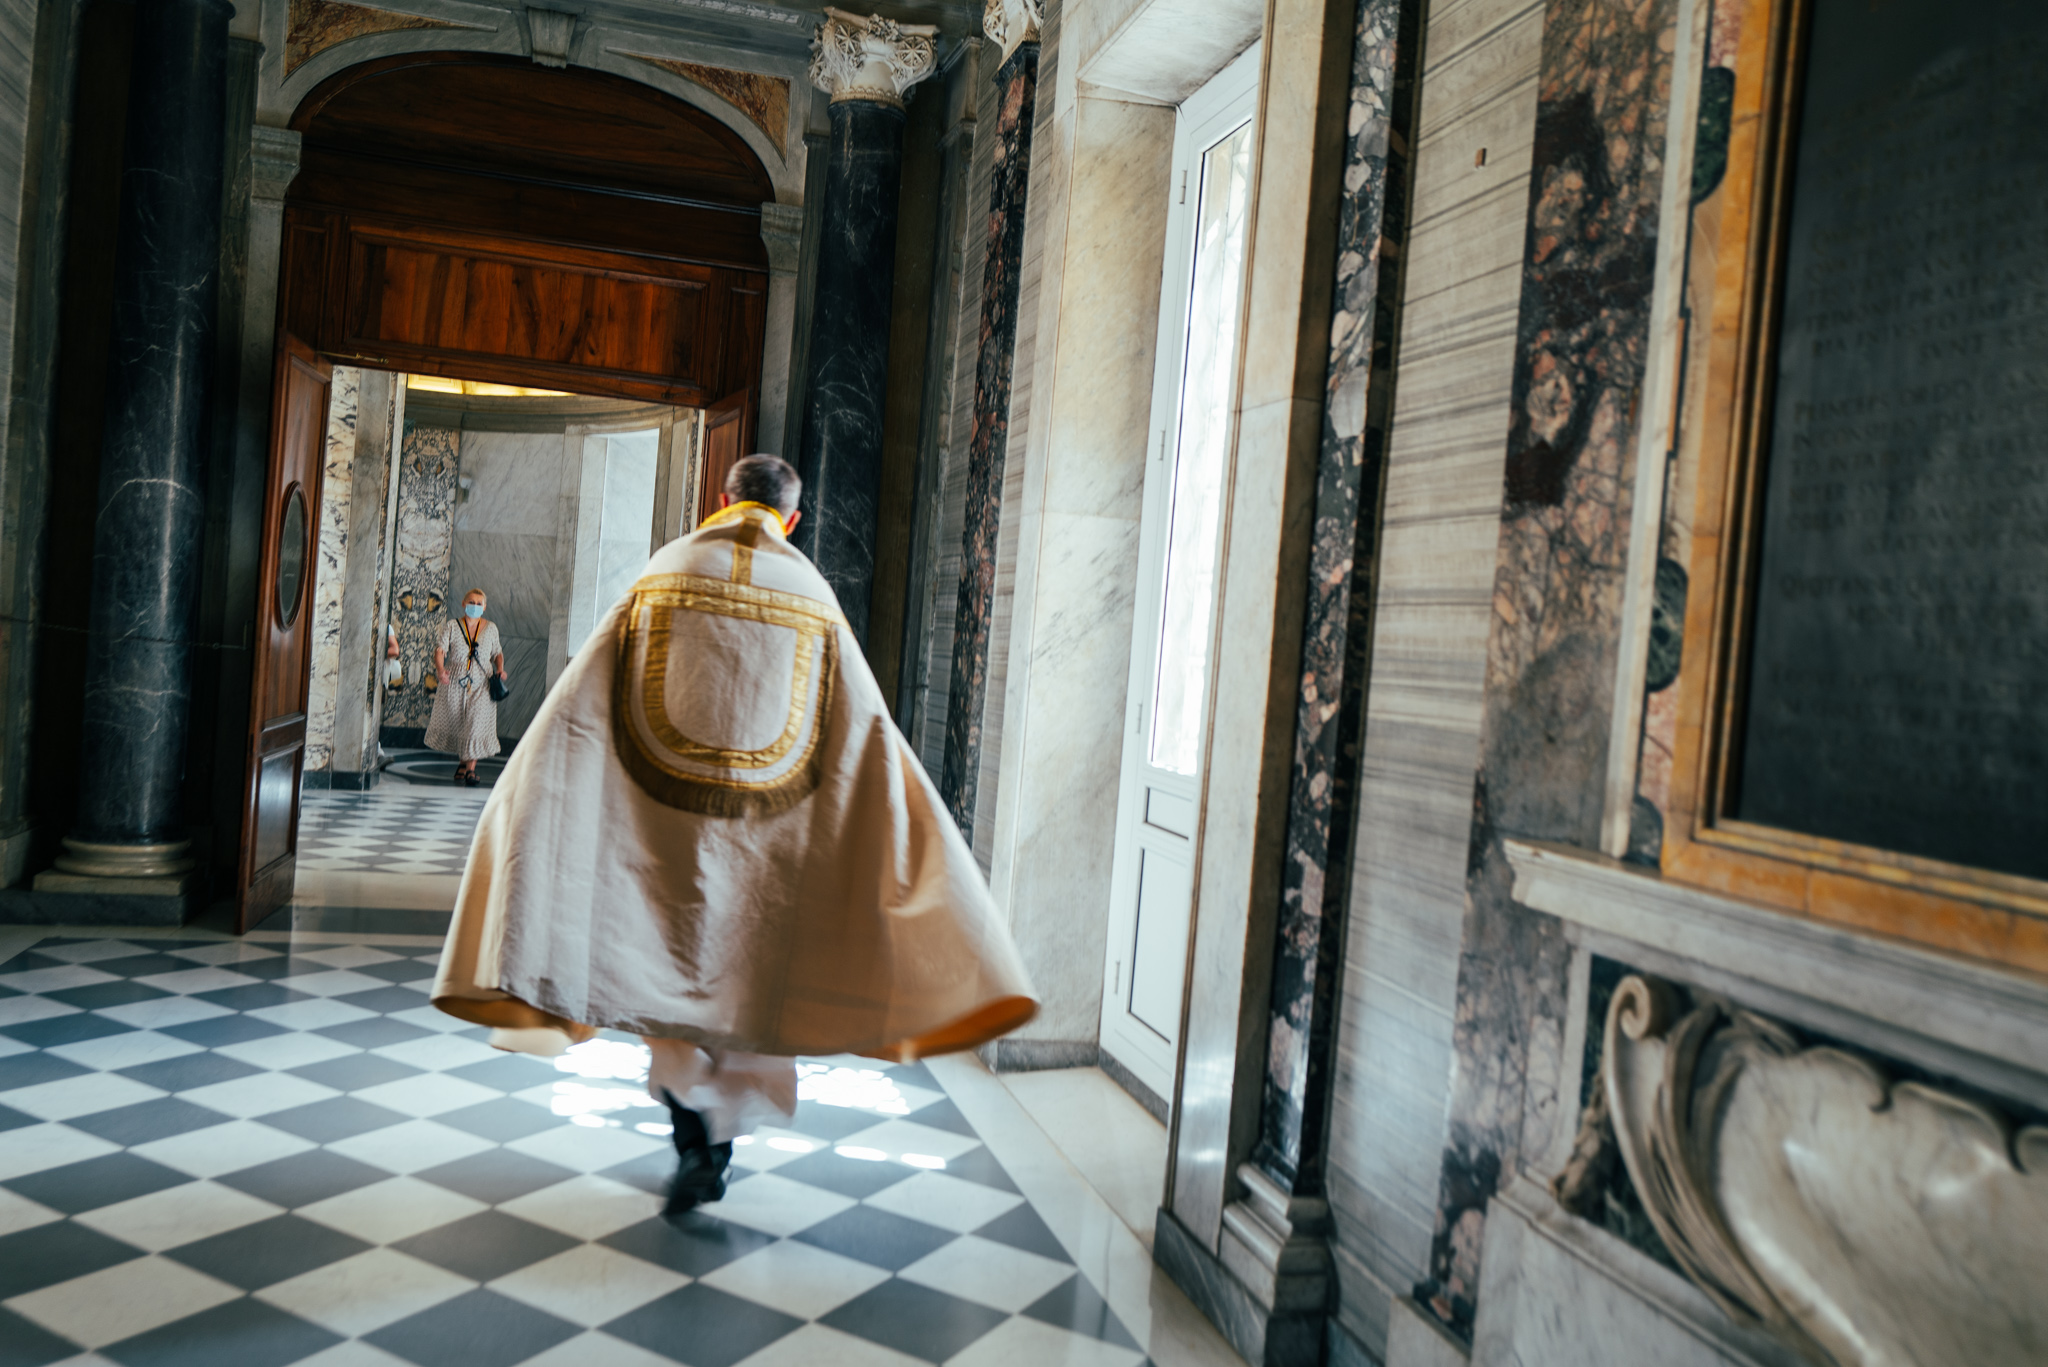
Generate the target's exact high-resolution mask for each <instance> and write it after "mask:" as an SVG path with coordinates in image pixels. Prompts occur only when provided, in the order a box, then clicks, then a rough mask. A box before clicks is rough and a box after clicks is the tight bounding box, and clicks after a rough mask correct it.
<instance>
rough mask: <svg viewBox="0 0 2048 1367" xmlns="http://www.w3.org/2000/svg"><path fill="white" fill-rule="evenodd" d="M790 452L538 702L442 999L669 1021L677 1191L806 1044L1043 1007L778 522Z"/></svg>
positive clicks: (548, 1019)
mask: <svg viewBox="0 0 2048 1367" xmlns="http://www.w3.org/2000/svg"><path fill="white" fill-rule="evenodd" d="M798 489H799V485H798V482H797V478H796V473H795V471H793V470H791V469H790V467H789V466H788V465H786V464H784V463H783V462H782V461H780V460H777V459H775V458H774V457H772V456H749V457H747V458H745V459H744V460H741V461H739V462H737V463H736V464H735V465H734V467H733V470H732V473H731V476H730V477H729V478H728V481H727V485H726V490H727V492H726V497H725V499H724V503H725V506H724V507H723V509H722V510H721V511H720V512H718V513H717V514H715V515H714V516H712V517H710V518H708V519H706V521H705V522H704V524H703V525H702V526H701V527H700V528H699V529H698V530H697V531H696V532H695V533H694V534H692V535H690V536H686V537H683V538H681V539H680V540H678V541H675V542H672V543H670V544H669V545H668V546H666V547H664V548H662V549H661V550H660V551H659V552H657V553H656V554H655V556H654V558H653V560H652V561H650V562H649V563H648V566H647V568H646V570H645V572H644V573H643V574H642V575H641V577H640V579H639V581H638V582H637V583H635V584H634V586H633V589H632V591H631V592H630V593H628V594H627V595H626V597H625V598H624V599H622V600H621V601H620V602H618V603H617V604H614V605H613V607H612V609H611V611H610V612H608V613H607V614H605V616H604V618H603V620H602V621H600V622H599V624H598V626H597V628H596V630H595V631H594V632H593V633H592V635H591V638H590V640H589V642H588V644H586V645H585V647H584V648H583V649H582V651H580V652H579V653H578V655H577V657H576V659H575V660H574V661H573V662H572V663H571V664H570V666H569V668H568V669H567V670H566V671H565V672H564V673H563V675H562V677H561V679H560V681H559V682H558V683H557V684H556V685H555V687H554V689H553V691H552V692H551V693H550V694H549V695H548V698H547V700H546V702H544V703H543V704H542V705H541V709H540V712H539V714H538V715H537V716H536V717H535V718H534V720H533V723H532V725H531V726H530V727H529V728H528V730H527V732H526V734H525V735H524V736H523V737H521V738H520V741H519V745H518V748H517V749H516V750H515V751H514V752H513V755H512V758H511V760H510V761H509V762H508V763H507V764H506V766H505V770H504V773H503V775H502V776H501V777H500V778H499V780H498V782H497V785H496V787H495V789H494V791H493V792H492V794H491V797H490V800H489V802H488V803H487V804H486V805H485V807H484V811H483V816H482V819H481V821H480V823H479V825H478V827H477V834H476V843H475V844H474V846H473V847H472V848H471V850H470V855H469V864H468V867H467V868H466V870H465V871H464V873H463V877H462V887H461V891H460V892H459V893H458V894H457V898H456V908H455V918H454V921H453V923H452V925H451V926H450V927H449V931H448V943H447V948H446V951H445V952H444V953H443V955H442V958H441V967H440V974H439V976H438V977H437V978H436V980H435V983H434V1004H435V1005H436V1006H438V1007H440V1008H441V1009H442V1010H443V1011H446V1012H448V1013H449V1014H451V1015H454V1016H457V1017H459V1018H461V1019H463V1020H467V1021H473V1022H476V1023H478V1024H482V1025H488V1026H491V1027H493V1033H492V1042H493V1043H494V1044H496V1045H498V1047H500V1048H504V1049H515V1050H522V1051H525V1052H529V1053H536V1054H541V1055H544V1056H545V1055H551V1054H556V1053H560V1052H561V1051H562V1050H564V1049H566V1048H568V1047H569V1046H570V1045H571V1044H573V1043H576V1042H578V1041H581V1040H584V1039H588V1038H589V1037H590V1036H591V1035H593V1034H594V1033H595V1032H596V1031H597V1030H598V1029H599V1028H611V1029H616V1030H625V1031H630V1032H632V1033H634V1034H638V1035H641V1036H643V1037H645V1038H646V1040H647V1042H648V1043H649V1044H650V1045H651V1046H652V1047H653V1052H654V1062H653V1071H652V1074H651V1076H650V1078H649V1083H648V1087H649V1091H650V1092H651V1093H652V1094H653V1095H654V1096H655V1097H656V1098H657V1099H658V1100H661V1101H663V1102H665V1103H666V1104H667V1105H668V1106H669V1108H670V1112H671V1115H672V1117H673V1118H674V1120H675V1123H676V1130H675V1143H676V1149H677V1152H678V1154H679V1155H680V1157H681V1160H682V1168H681V1170H680V1172H679V1174H678V1179H677V1184H676V1188H675V1195H674V1196H673V1197H672V1199H671V1209H672V1210H674V1209H687V1208H688V1207H689V1206H691V1205H693V1204H695V1203H696V1202H697V1201H700V1200H703V1201H708V1200H716V1199H717V1198H718V1196H719V1195H720V1194H722V1193H723V1172H724V1167H725V1162H726V1160H727V1159H728V1158H729V1156H730V1153H731V1143H730V1141H731V1140H732V1139H734V1138H735V1137H737V1136H739V1135H741V1134H744V1133H746V1132H747V1131H748V1130H750V1129H752V1128H754V1127H755V1126H756V1125H758V1124H761V1123H763V1122H765V1121H767V1120H769V1119H771V1118H774V1117H777V1116H781V1117H787V1116H789V1115H790V1114H791V1113H792V1112H793V1111H794V1109H795V1105H796V1075H795V1067H794V1061H793V1059H794V1056H795V1055H798V1054H826V1055H829V1054H840V1053H853V1054H864V1055H869V1056H873V1057H878V1058H886V1059H892V1060H909V1059H915V1058H919V1057H922V1056H925V1055H931V1054H940V1053H946V1052H950V1051H954V1050H961V1049H971V1048H974V1047H975V1046H977V1045H980V1044H982V1043H985V1042H986V1041H988V1040H991V1039H994V1038H995V1037H996V1036H998V1035H1001V1034H1004V1033H1005V1032H1007V1031H1010V1030H1014V1029H1016V1028H1017V1027H1018V1026H1020V1025H1022V1024H1023V1023H1024V1022H1025V1021H1027V1020H1029V1019H1030V1018H1031V1016H1032V1014H1033V1013H1034V1012H1035V1011H1036V1009H1037V1003H1036V1002H1035V1001H1034V1000H1033V997H1032V991H1031V986H1030V983H1029V982H1028V981H1027V979H1026V977H1025V974H1024V970H1023V967H1022V965H1021V963H1020V962H1019V960H1018V957H1017V951H1016V947H1015V946H1014V945H1013V944H1012V943H1011V941H1010V937H1009V934H1008V932H1007V931H1006V930H1005V928H1004V927H1003V925H1002V924H1001V922H1000V921H999V920H998V919H997V918H996V915H995V912H994V908H993V906H992V905H991V903H990V900H989V895H988V889H987V885H986V884H985V883H984V882H983V880H982V877H981V872H980V870H979V868H978V867H977V866H976V864H975V862H974V856H973V854H972V852H971V851H970V850H969V849H968V847H967V844H966V842H965V841H964V840H963V839H962V838H961V835H960V832H959V830H958V829H957V827H956V826H955V825H954V823H953V821H952V818H951V816H950V814H949V813H948V812H947V811H946V809H945V807H944V805H943V804H942V803H941V801H940V799H939V796H938V793H937V791H936V790H935V789H934V788H933V787H932V784H931V781H930V779H929V778H927V777H926V775H925V772H924V767H923V766H922V765H921V764H920V763H919V762H918V760H917V757H916V756H915V755H914V754H912V752H911V750H910V747H909V744H908V743H907V742H906V741H905V740H904V739H903V736H902V734H901V733H900V732H898V731H897V729H896V727H895V725H894V723H893V722H892V721H891V720H890V718H889V714H888V709H887V706H886V704H885V703H884V701H883V698H882V693H881V690H880V688H879V687H878V686H877V685H876V683H875V679H874V675H873V674H872V673H870V672H869V670H868V667H867V662H866V660H865V659H864V658H863V657H862V655H861V650H860V645H859V643H858V642H857V641H856V640H855V638H854V637H853V634H852V633H851V632H850V631H849V630H848V629H847V626H846V622H845V619H844V618H843V617H842V616H841V614H840V611H839V606H838V603H837V600H836V599H835V598H834V596H833V593H832V590H831V588H830V587H829V586H828V585H827V584H826V583H825V580H824V578H823V577H822V576H821V575H819V573H818V571H817V570H816V569H815V568H814V567H813V566H812V565H811V563H810V561H809V560H808V559H806V558H805V557H804V556H803V555H802V554H801V553H800V552H798V551H797V550H796V549H794V548H793V547H792V546H791V545H790V544H789V541H788V540H787V532H788V529H789V528H790V527H792V526H793V525H794V523H795V521H796V517H797V514H796V504H797V494H798Z"/></svg>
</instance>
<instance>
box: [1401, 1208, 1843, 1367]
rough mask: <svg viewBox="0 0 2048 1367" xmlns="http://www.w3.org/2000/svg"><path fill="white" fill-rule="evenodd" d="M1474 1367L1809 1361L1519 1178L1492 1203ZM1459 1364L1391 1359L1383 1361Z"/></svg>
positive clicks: (1787, 1364) (1431, 1366)
mask: <svg viewBox="0 0 2048 1367" xmlns="http://www.w3.org/2000/svg"><path fill="white" fill-rule="evenodd" d="M1480 1265H1481V1267H1482V1269H1483V1272H1482V1276H1483V1279H1484V1280H1483V1281H1482V1282H1481V1285H1480V1291H1479V1316H1478V1320H1477V1323H1476V1325H1475V1327H1474V1332H1473V1340H1472V1353H1471V1364H1472V1367H1641V1364H1643V1363H1656V1364H1658V1367H1808V1364H1807V1359H1805V1358H1804V1357H1801V1356H1800V1355H1798V1354H1797V1353H1795V1352H1793V1351H1792V1350H1791V1349H1790V1348H1787V1347H1785V1346H1784V1345H1782V1344H1780V1343H1777V1342H1776V1341H1774V1340H1772V1339H1770V1338H1768V1337H1767V1336H1766V1335H1765V1334H1764V1333H1763V1332H1762V1331H1760V1330H1756V1331H1751V1330H1745V1329H1742V1328H1740V1327H1738V1326H1737V1325H1736V1324H1735V1323H1734V1321H1732V1320H1730V1319H1729V1318H1728V1317H1727V1316H1726V1315H1724V1314H1722V1313H1721V1311H1720V1310H1718V1309H1717V1308H1716V1307H1715V1306H1714V1305H1713V1303H1712V1302H1710V1301H1709V1300H1708V1299H1707V1298H1706V1296H1705V1295H1704V1294H1702V1293H1701V1292H1700V1291H1699V1290H1697V1289H1696V1288H1694V1287H1693V1285H1692V1284H1691V1283H1690V1282H1688V1281H1686V1280H1685V1279H1684V1278H1683V1277H1681V1276H1680V1275H1679V1274H1678V1273H1676V1272H1673V1271H1671V1270H1670V1269H1669V1268H1666V1267H1663V1266H1660V1265H1659V1264H1657V1263H1654V1262H1652V1261H1651V1260H1650V1259H1649V1258H1647V1257H1645V1256H1644V1255H1642V1254H1640V1253H1638V1252H1636V1251H1635V1250H1634V1249H1632V1248H1630V1247H1629V1246H1628V1245H1627V1244H1624V1243H1623V1242H1621V1240H1619V1239H1617V1238H1615V1237H1614V1236H1613V1235H1611V1234H1608V1233H1606V1232H1605V1231H1603V1230H1601V1229H1598V1228H1596V1227H1595V1226H1593V1225H1590V1224H1588V1223H1586V1222H1585V1221H1583V1220H1579V1219H1575V1218H1573V1217H1572V1216H1570V1215H1567V1214H1565V1213H1564V1212H1563V1211H1561V1210H1559V1209H1557V1207H1556V1203H1555V1202H1554V1201H1552V1200H1551V1199H1550V1195H1549V1193H1548V1192H1545V1191H1543V1190H1542V1189H1540V1188H1538V1187H1536V1186H1535V1185H1534V1184H1533V1183H1530V1182H1528V1181H1526V1180H1522V1181H1518V1182H1516V1183H1515V1184H1513V1185H1511V1186H1509V1187H1508V1188H1507V1189H1506V1190H1505V1191H1503V1192H1502V1193H1501V1194H1500V1195H1497V1196H1495V1197H1494V1198H1493V1200H1492V1202H1491V1203H1490V1204H1489V1208H1488V1211H1487V1221H1486V1251H1485V1254H1484V1256H1483V1258H1482V1259H1481V1264H1480ZM1418 1362H1419V1363H1420V1364H1422V1367H1439V1364H1443V1367H1458V1364H1456V1363H1455V1362H1454V1361H1452V1362H1446V1361H1445V1360H1444V1359H1441V1358H1431V1357H1427V1356H1424V1357H1422V1358H1419V1359H1416V1358H1396V1357H1394V1356H1393V1355H1392V1354H1391V1353H1390V1354H1389V1356H1388V1367H1415V1364H1417V1363H1418Z"/></svg>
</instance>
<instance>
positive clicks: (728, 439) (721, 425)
mask: <svg viewBox="0 0 2048 1367" xmlns="http://www.w3.org/2000/svg"><path fill="white" fill-rule="evenodd" d="M753 444H754V391H753V389H752V387H751V386H750V387H748V388H746V389H742V390H740V391H739V392H738V393H737V394H728V395H727V396H726V397H724V398H722V399H720V400H719V401H718V402H717V403H715V404H712V405H711V407H709V408H707V409H705V410H704V459H703V460H702V461H701V462H700V463H699V468H700V471H701V473H700V474H699V475H698V479H697V520H698V521H699V522H702V521H703V520H704V519H705V518H707V517H709V516H711V515H712V514H713V513H715V512H717V511H718V496H719V495H720V494H722V493H724V492H725V476H726V472H727V471H729V470H731V469H732V467H733V463H734V462H735V461H737V460H738V459H739V458H740V457H741V456H744V455H747V454H749V453H750V452H751V451H752V449H753ZM691 530H693V531H694V530H696V529H695V528H692V529H691Z"/></svg>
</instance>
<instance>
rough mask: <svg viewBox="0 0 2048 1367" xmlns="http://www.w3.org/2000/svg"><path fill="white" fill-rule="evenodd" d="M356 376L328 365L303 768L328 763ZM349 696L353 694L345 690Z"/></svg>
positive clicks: (351, 480) (337, 661) (352, 458)
mask: <svg viewBox="0 0 2048 1367" xmlns="http://www.w3.org/2000/svg"><path fill="white" fill-rule="evenodd" d="M361 385H362V372H361V371H360V370H357V369H356V368H355V367H354V366H346V365H338V366H336V367H334V383H333V387H332V388H331V389H330V390H329V391H328V400H327V455H326V469H325V471H324V472H323V474H322V476H321V484H320V541H319V545H318V546H317V547H316V548H315V551H314V559H313V574H314V579H313V654H312V663H311V667H310V673H311V676H312V678H311V682H310V684H309V685H308V687H307V696H306V768H307V769H308V770H314V769H326V768H328V767H329V766H330V765H332V763H333V762H334V711H335V702H336V694H337V693H338V692H339V689H340V673H341V635H342V631H343V629H344V623H343V621H342V597H343V592H344V589H345V588H346V586H347V582H348V556H349V532H350V523H351V521H352V517H353V508H352V507H351V504H352V499H353V493H354V487H355V458H356V417H357V413H356V408H357V404H356V399H357V396H358V393H359V391H360V389H361ZM351 692H353V690H351Z"/></svg>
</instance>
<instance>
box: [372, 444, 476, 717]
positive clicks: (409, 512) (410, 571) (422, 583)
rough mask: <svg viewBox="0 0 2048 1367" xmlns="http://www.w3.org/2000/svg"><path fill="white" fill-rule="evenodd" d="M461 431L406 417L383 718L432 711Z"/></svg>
mask: <svg viewBox="0 0 2048 1367" xmlns="http://www.w3.org/2000/svg"><path fill="white" fill-rule="evenodd" d="M461 436H462V434H461V433H460V432H458V431H457V430H456V429H454V428H452V427H422V426H418V425H415V424H412V423H407V424H406V428H405V443H404V445H403V447H402V448H401V450H400V455H399V470H398V522H397V532H396V537H395V547H394V551H393V554H392V565H391V625H392V627H393V629H394V630H396V631H397V632H398V648H399V658H400V660H401V662H402V663H403V665H404V668H405V685H404V687H402V688H400V689H398V690H396V691H394V692H391V693H388V694H386V696H385V700H384V724H385V725H386V726H387V727H400V728H405V729H420V728H424V727H425V726H426V724H427V719H428V718H429V717H431V716H432V715H433V711H434V692H433V687H431V686H430V685H437V684H438V680H436V679H435V677H434V644H435V642H436V641H437V640H438V639H439V637H440V633H441V624H442V623H443V622H445V621H447V620H448V570H449V553H450V551H451V549H452V546H453V541H454V535H455V492H456V486H455V479H456V472H457V469H458V468H459V466H460V464H461V449H462V448H461Z"/></svg>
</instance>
